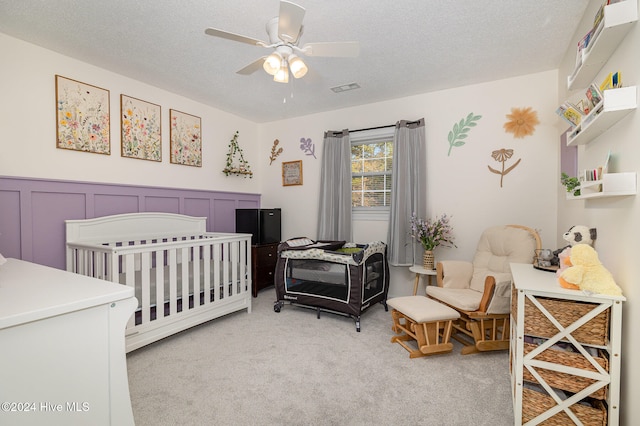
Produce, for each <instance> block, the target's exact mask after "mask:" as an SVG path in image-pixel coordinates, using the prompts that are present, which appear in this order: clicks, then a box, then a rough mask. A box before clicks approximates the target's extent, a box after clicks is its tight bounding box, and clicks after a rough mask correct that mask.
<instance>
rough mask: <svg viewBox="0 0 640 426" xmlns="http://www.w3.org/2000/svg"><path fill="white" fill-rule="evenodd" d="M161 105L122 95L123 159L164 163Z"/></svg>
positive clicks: (121, 149) (121, 150) (121, 151)
mask: <svg viewBox="0 0 640 426" xmlns="http://www.w3.org/2000/svg"><path fill="white" fill-rule="evenodd" d="M160 112H161V108H160V105H156V104H152V103H150V102H146V101H143V100H140V99H136V98H132V97H131V96H127V95H120V123H121V126H120V127H121V128H122V140H121V147H120V153H121V155H122V156H123V157H128V158H137V159H140V160H150V161H162V134H161V126H160Z"/></svg>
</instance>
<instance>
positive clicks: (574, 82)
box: [567, 0, 638, 90]
mask: <svg viewBox="0 0 640 426" xmlns="http://www.w3.org/2000/svg"><path fill="white" fill-rule="evenodd" d="M637 21H638V2H637V1H636V0H626V1H621V2H618V3H614V4H610V5H607V6H605V8H604V17H603V18H602V21H601V22H600V25H599V26H598V29H597V31H596V35H595V37H594V38H592V40H591V41H590V42H589V45H588V46H587V47H586V48H585V49H583V50H582V51H581V52H580V55H581V58H580V61H577V62H578V63H579V65H578V66H577V67H576V69H575V70H574V72H573V73H572V74H571V75H570V76H568V77H567V87H568V88H569V90H572V89H576V88H582V87H587V86H589V84H591V82H592V81H593V79H594V78H595V77H596V75H597V74H598V72H599V71H600V70H601V69H602V67H603V65H604V64H605V63H606V62H607V61H608V60H609V57H610V56H611V55H612V54H613V52H615V50H616V49H617V48H618V45H619V44H620V42H621V41H622V40H623V39H624V38H625V37H626V35H627V33H628V32H629V30H630V29H631V27H632V26H633V24H635V23H636V22H637Z"/></svg>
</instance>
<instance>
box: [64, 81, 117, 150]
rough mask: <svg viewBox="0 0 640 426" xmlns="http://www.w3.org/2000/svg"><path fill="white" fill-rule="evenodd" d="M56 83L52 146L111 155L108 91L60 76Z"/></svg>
mask: <svg viewBox="0 0 640 426" xmlns="http://www.w3.org/2000/svg"><path fill="white" fill-rule="evenodd" d="M55 83H56V148H60V149H69V150H73V151H84V152H90V153H94V154H104V155H111V128H110V116H109V111H110V105H109V90H107V89H103V88H101V87H98V86H93V85H91V84H87V83H82V82H80V81H77V80H73V79H70V78H67V77H63V76H61V75H57V74H56V76H55Z"/></svg>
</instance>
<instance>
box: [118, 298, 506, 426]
mask: <svg viewBox="0 0 640 426" xmlns="http://www.w3.org/2000/svg"><path fill="white" fill-rule="evenodd" d="M274 300H275V291H274V290H273V289H266V290H263V291H262V292H260V293H259V294H258V297H257V298H254V299H253V312H252V313H251V314H247V313H246V311H245V312H238V313H234V314H231V315H228V316H226V317H224V318H219V319H216V320H213V321H210V322H209V323H207V324H203V325H201V326H198V327H195V328H192V329H190V330H187V331H184V332H182V333H179V334H177V335H175V336H172V337H169V338H167V339H164V340H162V341H160V342H157V343H154V344H152V345H149V346H147V347H144V348H141V349H138V350H137V351H134V352H132V353H130V354H129V355H128V370H129V386H130V392H131V402H132V405H133V414H134V417H135V420H136V424H137V425H138V426H145V425H465V426H466V425H474V426H476V425H492V426H499V425H512V424H513V410H512V405H511V393H510V384H509V373H508V369H509V367H508V365H509V360H508V354H507V352H499V353H484V354H476V355H467V356H464V357H463V356H462V355H460V353H459V352H460V348H461V345H460V344H459V343H457V342H456V343H455V344H454V352H453V353H450V354H446V355H435V356H431V357H425V358H418V359H413V360H412V359H409V354H408V352H407V351H405V350H404V349H403V348H402V347H401V346H399V345H397V344H391V343H390V342H389V340H390V339H391V336H392V335H393V333H392V331H391V314H390V313H389V312H385V310H384V307H383V306H382V305H375V306H373V307H371V308H370V309H369V310H368V311H367V312H365V313H364V314H363V316H362V321H361V329H362V331H361V332H360V333H357V332H356V330H355V325H354V322H353V320H352V319H351V318H348V317H343V316H339V315H334V314H329V313H322V314H321V318H320V319H316V312H315V311H312V310H308V309H303V308H300V307H295V306H290V305H285V306H284V307H283V308H282V311H281V312H280V313H275V312H274V311H273V301H274Z"/></svg>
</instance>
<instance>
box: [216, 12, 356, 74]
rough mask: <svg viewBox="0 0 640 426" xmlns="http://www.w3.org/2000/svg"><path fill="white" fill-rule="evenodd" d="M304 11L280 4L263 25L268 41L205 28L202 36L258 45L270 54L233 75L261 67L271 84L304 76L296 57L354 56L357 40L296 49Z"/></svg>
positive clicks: (300, 63)
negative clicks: (271, 78)
mask: <svg viewBox="0 0 640 426" xmlns="http://www.w3.org/2000/svg"><path fill="white" fill-rule="evenodd" d="M304 13H305V9H304V8H303V7H301V6H298V5H297V4H295V3H291V2H290V1H286V0H281V1H280V13H279V15H278V16H276V17H275V18H272V19H271V20H269V22H267V34H268V36H269V42H266V41H262V40H258V39H255V38H251V37H247V36H243V35H239V34H235V33H231V32H228V31H224V30H220V29H217V28H207V29H206V30H205V33H206V34H208V35H210V36H214V37H220V38H224V39H227V40H232V41H238V42H240V43H246V44H251V45H253V46H261V47H265V48H267V49H273V50H274V51H273V52H272V53H271V54H270V55H268V56H263V57H261V58H259V59H257V60H255V61H254V62H252V63H250V64H249V65H247V66H246V67H244V68H242V69H241V70H239V71H237V74H242V75H249V74H253V73H254V72H256V71H257V70H258V69H260V68H263V69H264V70H265V71H266V72H267V73H269V74H271V75H273V79H274V81H277V82H280V83H287V82H288V81H289V72H291V74H292V75H293V77H295V78H301V77H304V75H305V74H306V73H307V71H308V68H307V65H306V64H305V63H304V61H303V60H302V59H301V58H300V56H299V55H306V56H325V57H355V56H358V54H359V52H360V45H359V43H358V42H357V41H347V42H324V43H307V44H304V45H303V46H302V47H299V46H298V43H299V42H300V37H301V36H302V31H303V28H304V27H303V25H302V20H303V18H304Z"/></svg>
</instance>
